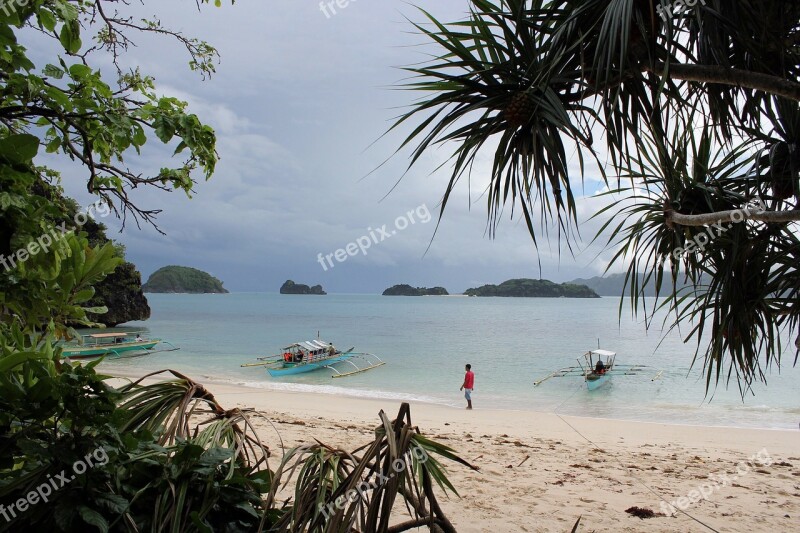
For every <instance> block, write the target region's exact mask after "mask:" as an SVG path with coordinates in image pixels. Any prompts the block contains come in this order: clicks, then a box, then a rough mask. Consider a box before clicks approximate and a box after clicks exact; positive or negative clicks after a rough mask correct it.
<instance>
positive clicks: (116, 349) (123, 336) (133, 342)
mask: <svg viewBox="0 0 800 533" xmlns="http://www.w3.org/2000/svg"><path fill="white" fill-rule="evenodd" d="M142 333H143V332H142V331H125V332H115V333H91V334H89V335H81V337H80V340H79V342H78V343H68V344H63V345H62V346H63V349H62V353H63V355H64V357H69V358H70V359H87V358H95V357H102V356H107V355H110V356H121V354H123V353H126V352H141V353H145V352H149V351H150V350H152V349H153V348H154V347H155V346H156V345H157V344H159V343H161V342H163V343H165V344H169V343H168V342H166V341H162V340H161V339H147V338H144V337H142ZM169 345H170V346H171V347H172V349H173V350H175V349H177V348H175V347H174V346H172V345H171V344H169ZM170 351H171V350H170Z"/></svg>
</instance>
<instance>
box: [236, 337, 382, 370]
mask: <svg viewBox="0 0 800 533" xmlns="http://www.w3.org/2000/svg"><path fill="white" fill-rule="evenodd" d="M354 349H355V347H351V348H349V349H347V350H345V351H341V350H337V349H336V348H335V347H334V346H333V344H331V343H328V342H325V341H321V340H319V339H316V340H311V341H302V342H296V343H294V344H291V345H289V346H287V347H286V348H284V349H283V353H281V354H279V355H274V356H270V357H260V358H259V361H261V362H258V363H246V364H243V365H241V366H243V367H253V366H263V367H266V369H267V372H269V375H270V376H272V377H282V376H291V375H295V374H303V373H305V372H312V371H314V370H320V369H322V368H329V369H330V370H332V371H333V372H334V374H333V375H332V376H331V377H333V378H343V377H347V376H352V375H354V374H360V373H362V372H366V371H367V370H372V369H373V368H377V367H379V366H383V365H385V364H386V363H385V362H384V361H382V360H381V359H380V357H378V356H377V355H375V354H371V353H366V352H354V351H353V350H354ZM356 362H363V363H364V364H363V365H359V364H356ZM341 364H345V365H350V366H352V367H353V370H349V371H347V372H342V371H340V370H339V369H338V368H336V365H341Z"/></svg>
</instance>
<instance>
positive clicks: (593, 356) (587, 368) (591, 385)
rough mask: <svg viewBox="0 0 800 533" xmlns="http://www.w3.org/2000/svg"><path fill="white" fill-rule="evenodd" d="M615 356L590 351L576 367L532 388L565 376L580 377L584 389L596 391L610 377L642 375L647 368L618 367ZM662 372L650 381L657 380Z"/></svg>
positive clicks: (534, 383)
mask: <svg viewBox="0 0 800 533" xmlns="http://www.w3.org/2000/svg"><path fill="white" fill-rule="evenodd" d="M616 359H617V354H616V353H615V352H611V351H608V350H600V349H597V350H590V351H588V352H586V353H585V354H583V356H581V357H579V358H578V366H569V367H566V368H562V369H560V370H556V371H555V372H552V373H551V374H548V375H547V376H545V377H544V378H542V379H540V380H537V381H534V382H533V386H534V387H538V386H539V385H541V384H542V383H544V382H545V381H547V380H549V379H551V378H563V377H566V376H581V377H583V380H584V382H585V383H586V388H587V389H589V390H590V391H591V390H596V389H599V388H600V387H602V386H603V385H605V384H606V383H608V382H609V381H610V380H611V377H612V376H635V375H639V374H640V373H642V372H643V371H644V370H645V369H647V368H648V367H647V366H644V365H619V364H617V362H616ZM662 374H663V370H662V371H661V372H659V373H658V374H657V375H656V377H654V378H653V379H652V380H651V381H655V380H656V379H659V378H660V377H661V375H662Z"/></svg>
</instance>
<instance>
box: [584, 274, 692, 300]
mask: <svg viewBox="0 0 800 533" xmlns="http://www.w3.org/2000/svg"><path fill="white" fill-rule="evenodd" d="M701 279H702V278H701ZM569 283H573V284H581V285H586V286H587V287H589V288H590V289H592V290H593V291H595V292H596V293H597V294H599V295H600V296H617V297H619V296H630V292H631V287H630V285H629V286H628V287H627V288H624V287H625V274H611V275H609V276H603V277H599V276H595V277H593V278H589V279H574V280H572V281H570V282H569ZM686 285H687V283H686V281H685V280H684V279H683V276H681V277H679V278H678V286H677V288H678V289H681V288H683V287H685V286H686ZM639 288H640V289H642V288H643V289H644V292H643V294H644V296H655V295H656V283H655V276H653V277H652V278H650V280H649V281H648V283H647V284H646V285H645V284H644V275H642V274H639ZM671 291H672V280H671V279H669V276H668V275H666V274H665V275H664V282H663V284H662V286H661V296H665V295H667V294H671ZM623 292H624V293H625V294H623Z"/></svg>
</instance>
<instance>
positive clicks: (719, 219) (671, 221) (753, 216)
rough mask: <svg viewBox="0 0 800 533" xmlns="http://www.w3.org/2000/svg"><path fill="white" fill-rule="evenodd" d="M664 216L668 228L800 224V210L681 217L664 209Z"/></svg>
mask: <svg viewBox="0 0 800 533" xmlns="http://www.w3.org/2000/svg"><path fill="white" fill-rule="evenodd" d="M664 214H665V216H666V218H667V225H668V226H669V227H673V226H675V225H677V226H711V225H714V224H726V223H730V222H742V221H744V220H754V221H757V222H766V223H767V224H779V223H782V222H800V210H798V209H794V210H791V211H767V210H764V209H759V208H755V209H733V210H730V211H717V212H715V213H703V214H700V215H683V214H681V213H676V212H675V211H672V210H670V209H665V211H664Z"/></svg>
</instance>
